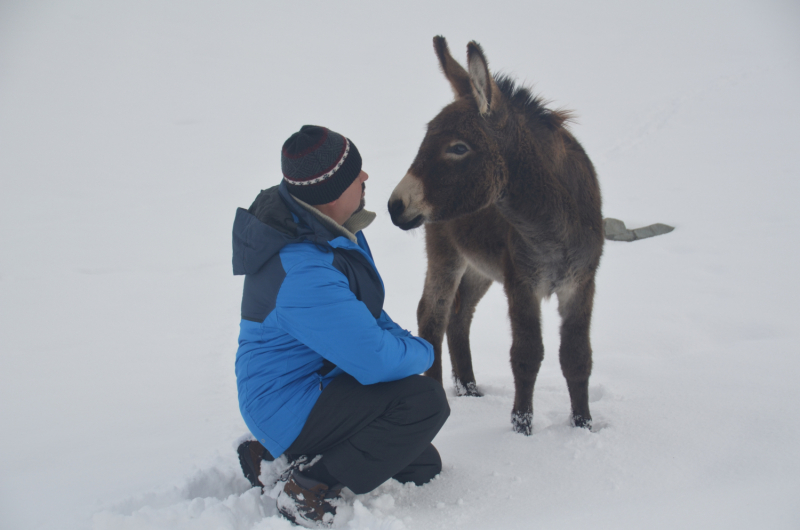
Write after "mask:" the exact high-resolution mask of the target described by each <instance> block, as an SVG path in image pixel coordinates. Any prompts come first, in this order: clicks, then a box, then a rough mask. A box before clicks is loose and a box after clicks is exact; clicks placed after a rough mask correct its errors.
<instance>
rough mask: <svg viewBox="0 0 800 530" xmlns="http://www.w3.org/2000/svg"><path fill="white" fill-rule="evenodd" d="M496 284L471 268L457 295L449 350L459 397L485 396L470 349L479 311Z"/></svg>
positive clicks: (450, 326) (462, 279) (451, 321)
mask: <svg viewBox="0 0 800 530" xmlns="http://www.w3.org/2000/svg"><path fill="white" fill-rule="evenodd" d="M491 285H492V280H490V279H489V278H487V277H486V276H484V275H482V274H481V273H479V272H477V271H476V270H475V269H473V268H472V267H467V270H466V272H464V276H462V277H461V283H460V284H459V286H458V291H456V296H455V299H454V300H453V305H452V308H451V310H450V321H449V323H448V325H447V347H448V349H449V350H450V363H451V364H452V366H453V382H454V383H455V386H456V393H457V394H458V395H459V396H482V395H483V394H481V393H480V391H478V387H477V385H476V384H475V374H474V372H473V371H472V352H471V350H470V347H469V329H470V326H471V325H472V316H473V315H474V314H475V307H476V306H477V305H478V302H479V301H480V299H481V298H483V295H485V294H486V291H488V290H489V287H490V286H491Z"/></svg>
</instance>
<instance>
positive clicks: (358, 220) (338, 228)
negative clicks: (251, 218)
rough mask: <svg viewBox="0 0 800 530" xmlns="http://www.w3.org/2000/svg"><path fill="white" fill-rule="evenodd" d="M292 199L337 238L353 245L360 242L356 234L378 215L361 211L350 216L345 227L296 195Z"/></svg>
mask: <svg viewBox="0 0 800 530" xmlns="http://www.w3.org/2000/svg"><path fill="white" fill-rule="evenodd" d="M292 198H293V199H294V200H296V201H297V204H299V205H300V206H302V207H303V208H304V209H306V210H307V211H308V212H309V213H311V215H313V216H314V217H316V218H317V219H318V220H319V222H320V223H322V224H323V225H324V226H325V228H327V229H328V230H330V231H331V232H332V233H333V234H334V235H337V236H344V237H346V238H347V239H349V240H350V241H352V242H353V243H356V244H358V240H357V239H356V236H355V234H356V233H357V232H359V231H360V230H363V229H365V228H366V227H368V226H369V225H370V224H372V221H374V220H375V217H377V214H376V213H375V212H370V211H369V210H361V211H360V212H356V213H354V214H353V215H351V216H350V219H348V220H347V221H345V222H344V226H342V225H340V224H339V223H337V222H336V221H334V220H333V219H331V218H330V217H328V216H327V215H325V214H324V213H322V212H320V211H319V210H317V209H316V208H314V207H313V206H311V205H310V204H306V203H305V202H303V201H301V200H300V199H298V198H297V197H295V196H294V195H292Z"/></svg>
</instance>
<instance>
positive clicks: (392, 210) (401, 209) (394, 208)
mask: <svg viewBox="0 0 800 530" xmlns="http://www.w3.org/2000/svg"><path fill="white" fill-rule="evenodd" d="M388 206H389V215H390V216H391V217H392V222H393V223H394V225H395V226H397V227H400V228H401V229H402V230H411V229H413V228H417V227H418V226H420V225H421V224H422V223H423V221H425V217H424V216H423V215H418V216H416V217H414V218H413V219H411V220H410V221H403V214H404V213H405V211H406V205H405V204H403V201H402V199H394V200H392V199H389V204H388Z"/></svg>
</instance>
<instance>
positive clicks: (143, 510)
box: [0, 0, 800, 530]
mask: <svg viewBox="0 0 800 530" xmlns="http://www.w3.org/2000/svg"><path fill="white" fill-rule="evenodd" d="M437 34H442V35H444V36H446V37H447V39H448V42H449V44H450V47H451V50H452V51H453V54H454V56H456V58H457V59H459V60H462V61H463V60H464V58H465V46H466V43H467V42H468V41H469V40H472V39H475V40H477V41H479V42H480V43H481V44H482V45H483V47H484V50H485V52H486V54H487V57H488V59H489V61H490V68H491V69H492V70H493V71H500V72H504V73H507V74H511V75H512V76H515V77H516V78H517V79H519V80H520V81H521V82H524V83H526V84H528V85H530V86H533V87H534V90H535V91H536V92H537V93H540V94H542V95H543V96H544V97H546V98H548V99H550V100H551V101H552V106H553V107H554V108H555V107H566V108H569V109H574V110H575V111H576V114H577V122H576V123H575V124H573V125H572V131H573V132H574V134H575V135H576V136H577V138H578V139H579V140H580V141H581V142H582V143H583V145H584V147H585V148H586V150H587V152H588V153H589V156H590V157H591V158H592V159H593V161H594V163H595V166H596V168H597V170H598V174H599V176H600V182H601V186H602V190H603V196H604V214H605V215H606V216H611V217H617V218H620V219H623V220H624V221H626V222H627V224H628V225H629V226H630V227H637V226H642V225H646V224H650V223H653V222H663V223H668V224H671V225H674V226H676V230H675V231H674V232H673V233H671V234H668V235H665V236H661V237H658V238H654V239H649V240H644V241H639V242H635V243H614V242H609V243H608V244H607V245H606V249H605V253H604V256H603V261H602V263H601V267H600V271H599V273H598V277H597V281H598V288H597V296H596V301H595V313H594V320H593V330H592V340H593V346H594V351H595V356H594V372H593V376H592V380H591V385H590V394H591V400H592V403H591V406H592V412H593V415H594V418H595V427H594V430H593V432H591V433H589V432H586V431H584V430H576V429H573V428H571V427H569V398H568V395H567V391H566V384H565V382H564V379H563V377H562V376H561V374H560V368H559V366H558V359H557V357H558V356H557V350H558V318H557V314H556V311H555V301H550V302H546V303H545V304H544V307H543V314H544V317H543V318H544V324H543V330H544V335H545V349H546V357H545V361H544V364H543V367H542V371H541V373H540V376H539V380H538V382H537V387H536V393H535V397H534V408H535V417H534V433H533V435H532V436H530V437H523V436H521V435H518V434H515V433H513V432H511V429H510V422H509V413H510V410H511V403H512V397H513V383H512V379H511V373H510V368H509V363H508V348H509V346H510V330H509V326H508V319H507V316H506V304H505V299H504V296H503V293H502V289H500V287H499V286H494V287H493V288H492V289H491V290H490V292H489V294H488V295H487V297H486V298H485V300H484V301H483V302H482V303H481V305H480V306H479V308H478V312H477V315H476V321H475V325H474V326H473V334H472V338H473V352H474V362H475V365H476V375H477V378H478V383H479V385H480V386H481V388H482V389H483V390H484V391H485V392H486V394H487V395H486V396H485V397H484V398H481V399H472V398H456V397H454V396H453V397H451V399H450V401H451V407H452V415H451V417H450V420H449V421H448V423H447V424H446V425H445V427H444V428H443V430H442V431H441V433H440V434H439V436H438V437H437V439H436V440H435V444H436V445H437V447H438V448H439V450H440V452H441V454H442V457H443V460H444V470H443V472H442V474H441V476H440V478H439V479H437V480H436V481H434V482H433V483H431V484H429V485H426V486H424V487H420V488H416V487H411V486H408V487H401V486H399V485H398V484H397V483H388V484H386V485H384V486H382V487H381V488H380V489H379V490H378V491H376V492H375V494H370V495H365V496H360V497H358V498H355V499H354V498H352V497H350V498H348V502H349V503H350V504H351V505H352V506H353V507H352V508H349V509H346V510H342V513H341V515H340V516H339V517H338V518H337V521H336V523H337V525H338V526H342V527H349V528H385V529H392V530H399V529H401V528H458V527H469V528H475V529H484V528H486V529H489V528H510V529H523V528H525V529H527V528H542V529H544V528H577V527H584V528H586V527H592V528H613V529H620V528H637V529H638V528H670V529H672V528H676V527H686V528H753V527H763V528H797V527H798V526H799V525H800V509H799V508H798V503H797V499H798V498H800V449H799V447H800V426H799V423H798V419H797V418H798V414H797V407H798V405H800V390H798V383H797V379H798V374H799V373H800V359H798V344H800V342H799V341H798V339H800V333H798V331H797V318H798V302H797V297H798V295H799V294H800V289H798V287H799V286H800V282H798V279H797V268H798V264H799V263H800V259H798V258H800V251H798V244H800V229H798V225H799V224H800V214H798V209H797V201H798V199H799V198H800V193H798V190H799V188H800V185H798V177H800V161H798V157H797V151H798V145H800V133H798V123H800V102H799V101H798V96H799V95H800V6H798V4H797V3H796V2H793V1H755V0H753V1H725V2H722V1H709V0H704V1H699V2H698V1H685V0H680V1H675V2H659V3H656V2H641V1H624V0H613V1H609V2H574V1H567V2H558V3H556V2H550V3H528V2H506V1H495V2H477V1H461V2H435V3H431V4H429V3H428V2H417V1H407V2H391V3H389V2H387V3H382V2H381V3H379V2H363V3H359V2H302V3H299V2H298V3H291V2H266V1H264V2H255V1H251V2H237V3H235V4H234V3H223V2H189V1H184V2H168V3H167V2H159V1H139V2H113V3H112V2H104V1H99V0H98V1H72V2H45V1H42V2H23V1H9V0H4V1H2V2H0V179H2V180H1V184H2V186H1V187H0V403H1V405H0V527H2V528H32V529H37V528H78V529H81V528H95V529H106V528H131V529H140V528H191V529H206V528H208V529H210V528H226V529H227V528H230V529H250V528H256V529H262V530H263V529H267V528H288V522H286V521H284V520H282V519H280V518H279V517H277V516H275V515H274V514H275V508H274V501H272V500H271V499H270V498H269V497H268V496H265V497H263V498H259V497H258V495H257V494H256V491H255V490H250V491H248V490H247V483H246V481H244V479H243V478H242V477H241V476H240V472H239V470H238V462H237V461H236V456H235V452H234V449H233V445H234V443H235V441H236V439H237V437H238V436H239V435H241V434H243V433H244V432H246V429H245V427H244V424H243V422H242V420H241V418H240V416H239V412H238V406H237V401H236V383H235V377H234V374H233V361H234V355H235V351H236V337H237V334H238V321H239V302H240V296H241V286H242V279H241V278H240V277H236V278H234V277H233V276H232V274H231V264H230V260H231V256H230V254H231V242H230V230H231V226H232V222H233V217H234V212H235V209H236V207H237V206H244V207H247V206H249V204H250V202H251V201H252V199H253V198H254V197H255V196H256V194H257V193H258V191H259V190H260V189H262V188H266V187H269V186H272V185H274V184H277V183H278V181H279V179H280V170H279V149H280V146H281V144H282V143H283V141H284V140H285V139H286V138H287V137H288V136H289V135H290V134H291V133H293V132H294V131H296V130H297V129H299V127H300V126H301V125H303V124H305V123H313V124H319V125H325V126H328V127H330V128H332V129H333V130H336V131H338V132H341V133H343V134H345V135H347V136H348V137H350V138H351V139H353V141H354V142H355V143H356V144H357V145H358V148H359V151H360V152H361V153H362V156H363V158H364V169H365V170H366V171H367V172H368V173H369V174H370V180H369V182H368V183H367V199H368V208H371V209H373V210H375V211H376V212H377V213H378V218H377V220H376V222H375V223H374V224H373V225H372V226H371V227H370V228H369V229H368V230H367V237H368V238H369V240H370V244H371V246H372V250H373V253H374V254H375V258H376V261H377V263H378V266H379V268H380V270H381V273H382V275H383V278H384V281H385V283H386V286H387V299H386V306H385V307H386V309H387V311H388V312H389V314H391V315H392V317H393V318H394V319H395V320H397V321H398V322H399V323H400V324H401V325H403V326H404V327H407V328H409V329H410V330H412V331H415V329H416V322H415V311H416V304H417V300H418V299H419V296H420V294H421V290H422V280H423V277H424V271H425V256H424V250H423V237H422V232H421V231H416V232H414V233H411V234H408V233H403V232H401V231H400V230H399V229H397V228H395V227H394V226H392V224H391V222H390V220H389V217H388V214H387V213H386V208H385V204H386V200H387V199H388V197H389V194H390V193H391V190H392V188H393V187H394V185H395V184H396V183H397V181H399V179H400V178H401V177H402V176H403V174H404V173H405V170H406V169H407V167H408V165H409V164H410V163H411V161H412V160H413V157H414V155H415V153H416V149H417V147H418V145H419V142H420V141H421V140H422V138H423V136H424V133H425V124H426V123H427V121H429V120H430V119H431V118H432V117H433V116H434V115H435V114H436V113H437V112H438V110H439V109H441V108H442V107H443V106H444V105H446V104H447V103H448V102H449V101H450V100H451V98H452V94H451V91H450V88H449V86H448V84H447V82H446V81H445V80H444V78H443V77H442V75H441V73H440V72H439V69H438V65H437V61H436V58H435V55H434V53H433V49H432V46H431V38H432V37H433V36H434V35H437ZM445 370H446V371H449V365H448V366H446V367H445ZM448 389H449V392H450V394H451V395H452V385H451V384H450V383H448Z"/></svg>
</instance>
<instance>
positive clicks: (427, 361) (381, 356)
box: [275, 260, 433, 385]
mask: <svg viewBox="0 0 800 530" xmlns="http://www.w3.org/2000/svg"><path fill="white" fill-rule="evenodd" d="M384 315H385V313H381V315H380V318H378V319H376V318H375V317H373V316H372V314H371V313H370V312H369V310H368V309H367V306H366V305H364V303H363V302H361V301H360V300H358V299H357V298H356V297H355V295H354V294H353V293H352V291H350V288H349V286H348V283H347V278H346V277H345V276H344V275H343V274H342V273H340V272H339V271H338V270H336V269H335V268H333V266H331V265H330V264H328V263H325V262H324V261H321V260H319V261H316V260H314V261H312V260H306V261H304V262H303V263H302V264H299V265H297V266H295V267H293V268H292V269H290V270H289V271H287V275H286V278H285V279H284V282H283V285H282V286H281V289H280V292H279V293H278V298H277V301H276V308H275V316H276V319H277V323H278V325H279V326H280V327H281V328H282V329H283V330H284V331H286V332H287V333H288V334H290V335H292V336H293V337H294V338H296V339H297V340H299V341H300V342H302V343H303V344H305V345H306V346H308V347H309V348H311V349H312V350H314V351H315V352H317V353H318V354H320V355H321V356H322V357H324V358H325V359H327V360H329V361H331V362H332V363H334V364H336V365H337V366H338V367H340V368H341V369H342V370H344V371H345V372H347V373H348V374H350V375H352V376H353V377H355V378H356V380H358V382H360V383H361V384H364V385H368V384H372V383H380V382H384V381H394V380H397V379H402V378H404V377H407V376H409V375H413V374H419V373H421V372H424V371H425V370H427V369H428V368H430V366H431V364H432V363H433V347H432V346H431V345H430V344H429V343H428V342H427V341H425V340H423V339H421V338H419V337H414V336H413V335H411V334H410V333H407V332H406V334H405V335H404V334H403V333H400V331H405V330H402V329H401V328H400V327H399V326H397V324H394V322H392V321H391V319H389V318H388V316H386V318H385V319H384Z"/></svg>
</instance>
